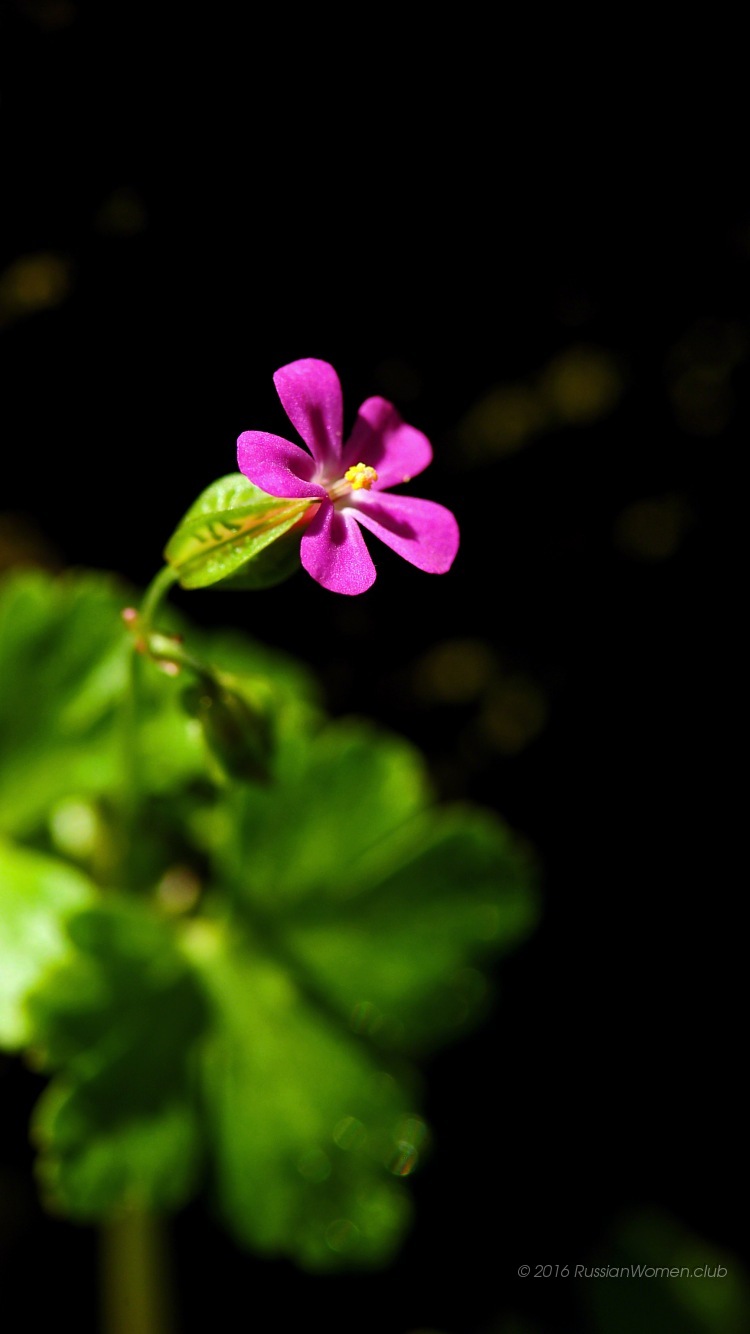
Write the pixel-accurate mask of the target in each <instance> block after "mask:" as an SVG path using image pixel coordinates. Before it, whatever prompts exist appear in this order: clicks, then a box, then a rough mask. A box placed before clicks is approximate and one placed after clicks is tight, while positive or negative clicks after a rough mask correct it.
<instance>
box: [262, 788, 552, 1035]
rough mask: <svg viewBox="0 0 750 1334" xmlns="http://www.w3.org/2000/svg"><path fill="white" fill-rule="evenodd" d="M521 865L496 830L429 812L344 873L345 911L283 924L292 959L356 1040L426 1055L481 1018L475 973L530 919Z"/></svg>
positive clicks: (482, 822)
mask: <svg viewBox="0 0 750 1334" xmlns="http://www.w3.org/2000/svg"><path fill="white" fill-rule="evenodd" d="M529 879H530V871H529V867H528V865H527V864H526V862H525V861H524V859H523V857H522V856H521V855H520V854H519V852H518V850H517V848H516V847H515V845H514V843H513V842H512V840H511V837H510V834H509V832H508V830H507V829H506V828H505V826H504V825H503V824H501V822H500V821H499V820H494V819H493V818H492V817H491V816H490V815H488V814H486V813H485V812H483V811H476V810H470V809H460V808H455V809H448V810H445V809H436V810H431V811H428V812H425V813H424V814H422V815H420V816H417V817H415V818H414V819H413V820H411V821H410V822H409V823H408V825H407V826H405V827H404V828H403V829H402V830H400V831H399V832H398V833H397V834H396V835H395V836H393V837H391V838H390V839H388V840H386V841H384V843H383V844H382V845H381V846H380V847H379V848H378V849H377V850H372V851H371V852H370V855H369V857H368V856H363V857H362V858H361V859H360V860H359V862H358V863H357V864H355V865H352V867H351V876H350V879H349V880H348V883H347V886H346V895H347V900H346V902H342V903H341V906H340V907H339V908H338V909H337V910H336V912H335V915H332V914H331V913H330V911H329V912H328V913H327V914H326V913H325V911H320V910H319V909H318V908H317V906H316V907H315V908H310V909H309V910H307V911H305V913H304V914H300V915H299V919H293V920H292V921H291V922H290V925H289V930H288V933H287V936H286V940H287V945H288V948H289V951H290V955H291V956H293V957H294V958H295V959H296V960H298V961H299V962H300V963H301V964H302V965H303V966H304V969H305V971H306V974H307V975H308V976H309V977H310V978H312V979H314V980H315V983H316V985H317V986H318V987H319V988H320V989H321V990H322V991H323V992H324V993H325V995H326V996H327V997H329V998H330V999H331V1001H333V1002H334V1003H335V1004H336V1005H337V1007H338V1008H339V1010H340V1012H341V1015H342V1017H343V1018H344V1019H346V1020H347V1021H348V1022H349V1023H350V1024H351V1026H352V1027H353V1028H355V1029H356V1030H357V1031H362V1032H367V1033H369V1034H370V1035H371V1036H372V1037H373V1038H375V1040H376V1041H379V1042H383V1043H385V1044H386V1045H387V1046H392V1047H403V1048H405V1049H409V1050H411V1049H413V1048H415V1047H418V1048H420V1049H423V1048H427V1047H431V1046H433V1045H435V1044H436V1043H437V1042H439V1041H440V1040H442V1039H443V1038H444V1037H445V1036H446V1035H451V1034H453V1033H456V1032H457V1031H459V1030H460V1029H461V1028H463V1027H465V1026H466V1024H467V1023H468V1022H470V1021H471V1019H473V1018H474V1017H475V1016H476V1015H477V1014H478V1013H481V1010H482V1007H483V1004H484V1002H485V1000H486V996H487V987H486V984H485V980H484V978H483V977H482V974H481V973H480V972H479V971H478V970H477V969H476V968H475V967H474V964H475V963H477V962H479V961H481V960H482V958H484V957H486V956H487V955H489V954H491V953H497V952H498V951H500V950H508V949H510V948H511V947H512V946H514V945H516V944H517V943H518V942H519V940H522V939H523V938H524V936H526V935H527V934H528V933H529V931H530V929H531V928H532V926H533V925H534V923H535V920H536V904H535V900H534V898H533V896H532V894H531V893H530V890H529Z"/></svg>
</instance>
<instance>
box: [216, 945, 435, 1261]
mask: <svg viewBox="0 0 750 1334" xmlns="http://www.w3.org/2000/svg"><path fill="white" fill-rule="evenodd" d="M206 977H207V985H208V986H209V987H210V990H211V994H212V998H213V1003H214V1007H215V1030H214V1036H213V1039H212V1041H211V1042H210V1044H209V1046H208V1048H207V1051H206V1057H205V1087H206V1097H207V1103H208V1112H209V1124H210V1126H211V1129H212V1139H213V1143H214V1152H215V1155H216V1186H217V1190H218V1194H219V1199H220V1204H221V1207H222V1211H223V1213H224V1216H225V1218H226V1220H227V1222H228V1223H229V1225H230V1227H231V1228H232V1230H233V1232H234V1233H235V1235H236V1236H237V1237H238V1239H239V1240H240V1241H243V1242H244V1243H245V1244H247V1245H251V1246H253V1247H254V1248H256V1249H257V1250H260V1251H261V1252H264V1253H266V1254H269V1255H278V1254H285V1255H289V1256H292V1257H293V1258H294V1259H296V1260H297V1261H298V1262H299V1263H301V1264H302V1265H303V1266H305V1267H306V1268H309V1269H331V1268H339V1267H341V1266H342V1265H343V1266H347V1265H378V1264H383V1263H385V1262H386V1261H387V1260H388V1259H389V1258H390V1257H391V1255H392V1253H393V1250H394V1248H395V1247H396V1245H397V1244H398V1241H399V1239H400V1237H401V1235H402V1233H403V1230H404V1227H405V1226H406V1224H407V1222H408V1218H409V1213H410V1210H409V1201H408V1198H407V1196H406V1193H405V1191H404V1190H403V1188H402V1187H401V1186H400V1184H399V1177H400V1176H404V1175H407V1174H408V1173H409V1172H410V1171H411V1170H412V1168H413V1167H414V1166H415V1165H416V1163H417V1159H418V1157H419V1153H420V1148H423V1147H424V1134H425V1127H424V1123H423V1122H422V1121H421V1119H420V1118H419V1117H418V1116H416V1115H414V1114H413V1113H412V1112H411V1107H412V1098H411V1094H410V1091H409V1088H408V1084H405V1083H404V1080H403V1077H401V1078H397V1077H394V1073H393V1072H392V1071H389V1070H387V1069H384V1068H383V1065H382V1062H381V1061H380V1060H378V1059H377V1058H374V1057H373V1053H372V1052H371V1051H370V1050H369V1049H368V1047H367V1045H366V1044H365V1043H363V1042H362V1041H361V1040H359V1039H357V1038H356V1037H354V1036H353V1035H352V1034H347V1033H346V1032H345V1031H344V1030H343V1029H342V1028H341V1027H340V1026H339V1024H338V1023H337V1021H336V1019H335V1018H334V1019H333V1020H331V1018H330V1017H328V1016H326V1015H325V1014H323V1013H321V1012H320V1011H319V1010H318V1009H317V1008H316V1006H315V1005H314V1004H311V1003H310V1001H309V999H308V998H306V997H305V996H304V995H303V994H302V993H301V992H300V991H299V990H298V988H297V987H296V986H295V983H294V981H293V979H292V978H290V977H289V975H288V974H287V973H286V972H285V971H284V969H283V968H280V967H279V966H278V964H274V963H273V961H272V960H270V959H268V958H266V957H263V956H262V955H258V954H257V953H251V952H250V951H246V952H240V951H239V950H238V949H236V948H234V949H232V950H231V952H226V951H223V952H220V953H218V954H216V955H214V957H213V958H212V959H210V960H207V961H206Z"/></svg>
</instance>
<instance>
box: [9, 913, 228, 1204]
mask: <svg viewBox="0 0 750 1334" xmlns="http://www.w3.org/2000/svg"><path fill="white" fill-rule="evenodd" d="M70 936H71V939H72V943H73V946H74V950H73V951H72V952H71V953H70V954H69V956H68V958H67V959H66V960H65V961H64V963H63V964H62V965H61V966H60V967H59V968H57V969H56V970H54V971H51V972H50V973H49V975H48V977H47V979H46V980H45V982H44V984H43V985H41V986H40V987H39V988H38V989H37V991H36V994H35V995H34V996H33V997H32V999H31V1002H30V1007H29V1008H30V1013H31V1019H32V1024H33V1031H34V1039H35V1042H36V1043H37V1044H40V1045H41V1048H42V1053H41V1060H42V1062H43V1065H44V1067H45V1068H49V1069H52V1070H59V1071H60V1074H58V1075H57V1076H56V1077H55V1078H54V1079H53V1080H52V1082H51V1084H50V1085H49V1087H48V1089H47V1090H46V1092H45V1094H44V1095H43V1097H42V1099H41V1101H40V1102H39V1104H38V1106H37V1109H36V1116H35V1120H34V1127H33V1130H34V1137H35V1139H36V1140H37V1142H38V1144H39V1146H40V1148H41V1151H42V1154H41V1159H40V1169H41V1170H40V1178H41V1184H42V1190H43V1192H44V1193H45V1194H47V1195H48V1196H49V1198H50V1199H51V1200H52V1202H53V1203H57V1204H60V1205H62V1206H63V1207H64V1208H65V1209H66V1210H67V1211H68V1212H70V1213H71V1214H72V1215H73V1216H75V1217H80V1218H90V1219H95V1218H98V1217H100V1216H101V1215H102V1214H103V1213H106V1212H107V1211H108V1210H109V1209H111V1208H112V1206H113V1204H116V1203H120V1204H122V1205H125V1206H137V1207H139V1208H144V1207H145V1208H154V1207H156V1208H169V1207H170V1206H172V1205H174V1204H180V1203H182V1201H183V1200H184V1199H185V1198H186V1195H187V1194H188V1191H189V1189H190V1187H191V1186H192V1185H193V1184H194V1180H195V1176H196V1173H197V1170H198V1166H199V1161H200V1154H199V1144H200V1129H199V1111H198V1106H197V1102H196V1099H195V1098H194V1097H193V1096H192V1090H191V1074H192V1073H194V1072H192V1067H193V1065H194V1060H195V1055H194V1052H195V1041H196V1037H197V1036H198V1035H199V1034H200V1032H201V1030H202V1028H203V1026H204V1023H205V1010H206V1006H205V1001H204V998H203V995H202V992H201V989H200V987H199V984H198V980H197V978H196V977H195V976H194V974H193V970H192V969H191V968H190V966H189V964H188V962H187V960H186V959H185V958H184V957H183V955H182V954H181V952H180V950H179V945H178V941H177V939H176V938H175V933H174V932H173V931H172V930H171V928H170V926H169V925H168V923H166V922H164V921H161V920H159V918H158V917H157V916H156V915H155V914H154V913H153V912H149V911H148V910H147V909H146V908H145V907H144V905H142V904H140V903H138V902H131V901H128V900H124V899H122V898H121V897H119V896H118V897H109V898H105V899H103V900H102V902H101V904H100V905H99V906H96V907H92V908H88V909H86V910H84V911H82V912H80V913H78V915H77V916H76V917H74V918H73V920H72V922H71V924H70Z"/></svg>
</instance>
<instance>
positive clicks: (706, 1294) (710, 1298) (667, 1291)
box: [581, 1210, 750, 1334]
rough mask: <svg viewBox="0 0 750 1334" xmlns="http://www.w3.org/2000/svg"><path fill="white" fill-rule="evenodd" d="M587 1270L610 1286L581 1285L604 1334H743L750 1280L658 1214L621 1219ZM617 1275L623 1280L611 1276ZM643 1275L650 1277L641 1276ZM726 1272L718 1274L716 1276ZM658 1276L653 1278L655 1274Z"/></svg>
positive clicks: (734, 1262)
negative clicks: (597, 1272) (670, 1332)
mask: <svg viewBox="0 0 750 1334" xmlns="http://www.w3.org/2000/svg"><path fill="white" fill-rule="evenodd" d="M585 1268H586V1269H587V1270H588V1271H589V1277H590V1274H591V1271H592V1270H595V1269H597V1268H598V1269H600V1270H602V1271H603V1272H604V1273H606V1272H607V1269H608V1268H609V1273H610V1277H609V1279H608V1281H606V1282H605V1281H599V1282H596V1281H593V1282H588V1283H585V1282H584V1283H581V1296H582V1297H583V1299H584V1303H585V1308H586V1310H587V1311H588V1312H590V1313H591V1315H592V1316H593V1323H592V1328H593V1329H595V1330H598V1331H601V1334H632V1331H633V1330H636V1329H637V1330H638V1331H639V1334H664V1331H665V1330H673V1329H674V1330H679V1331H680V1334H745V1331H746V1330H748V1329H750V1279H748V1275H747V1272H746V1271H745V1270H743V1268H742V1266H741V1263H740V1261H739V1259H738V1257H737V1256H734V1255H729V1254H727V1253H726V1252H725V1251H723V1250H721V1249H720V1248H719V1247H717V1246H716V1245H714V1244H713V1243H712V1242H710V1241H706V1240H705V1238H703V1237H699V1236H696V1235H695V1234H694V1233H692V1232H690V1231H688V1229H687V1228H686V1227H684V1225H683V1224H682V1223H680V1222H678V1221H677V1219H675V1218H672V1217H671V1216H670V1215H669V1214H667V1213H662V1212H659V1211H656V1210H652V1211H648V1212H643V1213H636V1214H631V1215H629V1216H627V1217H625V1218H623V1219H621V1220H620V1221H619V1223H618V1225H617V1226H616V1228H615V1229H614V1231H613V1235H612V1236H611V1237H609V1238H608V1240H607V1249H606V1252H602V1253H601V1254H599V1255H595V1256H594V1257H593V1258H589V1260H588V1262H587V1264H586V1266H585ZM613 1269H619V1270H620V1271H621V1274H622V1277H619V1278H618V1277H616V1276H613V1275H612V1270H613ZM644 1270H646V1271H647V1272H646V1273H645V1274H644ZM722 1270H723V1273H722V1272H721V1271H722ZM654 1271H655V1272H654Z"/></svg>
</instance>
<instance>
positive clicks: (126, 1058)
mask: <svg viewBox="0 0 750 1334" xmlns="http://www.w3.org/2000/svg"><path fill="white" fill-rule="evenodd" d="M131 600H132V599H131V598H130V597H128V596H127V595H126V594H125V593H124V592H123V591H122V590H120V589H119V588H118V587H117V586H116V585H115V584H114V583H113V582H111V581H109V580H106V579H101V578H97V577H92V576H79V577H76V578H63V579H60V580H53V579H49V578H47V577H45V576H42V575H39V574H26V575H23V576H20V577H19V578H18V579H16V580H14V581H12V582H10V583H9V584H8V585H7V586H6V588H5V590H4V592H3V594H2V596H1V597H0V670H1V671H2V679H3V691H2V693H0V829H2V830H3V832H4V835H5V838H6V842H5V843H4V844H3V845H2V852H1V853H0V908H1V909H2V913H1V917H2V921H3V926H2V929H0V971H2V975H3V985H2V990H0V1033H1V1034H2V1037H3V1039H4V1041H5V1044H6V1045H7V1046H9V1047H17V1046H18V1045H19V1044H22V1043H25V1044H28V1046H29V1048H30V1050H31V1053H32V1055H33V1059H34V1061H35V1063H36V1065H37V1066H39V1067H41V1068H43V1069H46V1070H47V1071H49V1072H50V1074H51V1076H52V1081H51V1083H50V1086H49V1088H48V1089H47V1091H46V1093H45V1094H44V1096H43V1097H42V1100H41V1102H40V1104H39V1107H38V1110H37V1115H36V1118H35V1131H36V1136H37V1141H38V1144H39V1151H40V1168H39V1171H40V1180H41V1183H42V1188H43V1191H44V1194H45V1197H46V1198H47V1199H48V1200H49V1201H50V1202H51V1203H52V1204H54V1205H55V1206H56V1207H58V1208H60V1209H62V1210H63V1211H65V1212H68V1213H70V1214H72V1215H74V1216H76V1217H80V1218H84V1219H93V1218H98V1217H102V1216H107V1215H108V1214H110V1213H112V1212H113V1211H116V1210H120V1209H123V1208H127V1207H129V1206H139V1207H140V1206H144V1205H146V1206H149V1207H152V1208H153V1207H161V1208H170V1207H173V1206H176V1205H178V1204H179V1203H181V1202H182V1201H183V1200H184V1199H186V1198H187V1197H188V1195H189V1194H190V1193H191V1192H192V1191H193V1190H194V1189H195V1187H196V1185H197V1184H198V1182H199V1181H202V1180H207V1181H208V1184H209V1186H210V1189H211V1190H212V1191H213V1192H214V1194H215V1195H216V1197H217V1199H218V1202H219V1206H220V1208H221V1210H222V1212H223V1215H224V1217H225V1219H226V1220H227V1223H228V1224H229V1226H230V1227H231V1229H232V1230H233V1232H234V1233H235V1235H236V1236H237V1237H238V1238H239V1239H240V1240H242V1241H244V1242H245V1243H247V1244H250V1245H252V1246H254V1247H256V1248H258V1249H260V1250H262V1251H265V1252H267V1253H269V1254H279V1253H286V1254H289V1255H292V1256H294V1257H295V1258H296V1259H297V1260H298V1261H299V1262H300V1263H302V1264H303V1265H306V1266H308V1267H311V1268H326V1267H328V1268H330V1267H335V1266H337V1265H341V1264H373V1263H382V1262H383V1261H384V1260H385V1259H387V1258H388V1256H389V1255H390V1254H391V1253H392V1251H393V1249H394V1247H395V1245H396V1244H397V1242H398V1239H399V1237H400V1235H401V1233H402V1231H403V1227H404V1225H405V1222H406V1220H407V1218H408V1213H409V1203H408V1195H407V1192H406V1189H405V1186H404V1185H403V1183H402V1181H401V1178H403V1177H406V1176H408V1175H409V1174H410V1173H411V1172H412V1171H413V1170H414V1168H415V1167H416V1166H417V1164H418V1162H419V1161H420V1158H421V1157H422V1156H423V1154H424V1150H425V1146H426V1143H427V1131H426V1127H425V1125H424V1122H423V1120H422V1118H421V1117H420V1115H419V1110H418V1098H417V1093H418V1080H417V1078H416V1075H415V1071H414V1069H413V1067H412V1065H411V1064H410V1061H411V1059H413V1057H414V1055H415V1054H416V1053H417V1052H419V1051H421V1050H423V1049H425V1048H429V1047H430V1046H432V1045H434V1044H435V1043H436V1042H438V1041H440V1040H442V1039H444V1038H445V1037H446V1036H449V1035H451V1034H455V1033H459V1032H461V1031H462V1029H463V1028H465V1027H466V1025H467V1023H469V1022H470V1021H471V1019H472V1018H473V1017H475V1016H476V1015H477V1014H478V1013H480V1012H481V1007H482V1003H483V999H484V997H485V995H486V984H485V981H484V978H483V976H482V974H481V972H480V971H479V970H478V967H477V965H478V964H479V963H480V962H481V959H482V957H483V956H487V955H488V954H490V953H491V952H493V951H497V950H498V949H500V948H505V947H507V946H509V945H511V944H512V943H514V942H515V941H516V940H518V939H519V938H520V937H521V936H522V935H523V934H524V933H525V932H527V931H528V930H529V929H530V927H531V925H532V923H533V917H534V901H533V896H532V895H531V893H530V890H529V886H528V880H529V873H528V868H527V865H526V861H525V858H524V857H523V856H522V855H521V853H520V852H519V850H518V848H517V847H516V846H515V844H514V843H513V840H512V839H511V837H510V835H509V833H508V831H507V830H506V829H505V827H504V826H503V825H502V824H501V823H500V822H499V821H497V820H496V819H495V818H494V817H492V816H491V815H490V814H488V813H487V812H483V811H479V810H476V809H472V808H459V807H456V808H448V809H440V808H436V807H435V806H434V804H433V801H432V798H431V794H430V790H429V785H428V783H427V781H426V777H425V774H424V771H423V767H422V764H421V761H420V758H419V756H417V755H416V754H415V752H414V751H413V750H412V749H411V747H409V746H408V745H406V744H405V743H404V742H402V741H400V740H398V739H397V738H394V737H392V736H388V735H384V734H382V733H380V732H378V731H376V730H375V729H374V728H372V727H370V726H368V725H366V724H364V723H361V722H347V721H344V722H338V723H335V724H327V723H326V722H325V721H324V719H323V718H322V716H321V714H320V711H319V709H318V708H317V706H316V704H315V692H314V688H313V687H312V685H311V683H310V681H309V679H308V678H307V676H306V673H305V672H304V670H303V669H301V668H299V667H298V666H297V665H296V664H294V663H291V662H290V661H289V660H287V659H284V658H283V657H282V656H281V655H276V654H273V653H270V652H269V651H268V650H265V649H262V648H260V647H259V646H257V645H254V644H253V643H251V642H250V641H247V640H245V639H243V638H241V637H236V636H229V637H225V636H221V635H219V636H215V637H206V638H205V639H203V640H202V639H201V636H200V635H193V634H192V632H191V633H190V634H189V636H188V638H189V642H190V648H191V651H192V652H193V653H194V654H196V655H200V658H201V660H203V661H210V662H211V663H212V664H215V665H216V675H215V678H210V679H216V680H218V681H219V682H227V681H229V682H231V684H232V691H233V692H235V694H236V698H237V699H238V700H240V701H241V702H242V705H243V708H244V709H245V710H246V714H247V716H245V713H242V716H241V718H240V720H239V721H240V722H241V723H246V722H248V719H249V720H250V721H251V722H252V723H253V726H252V727H248V728H245V727H244V726H239V725H237V724H238V719H237V717H235V715H234V714H232V716H231V718H229V719H227V718H225V717H224V716H223V714H222V716H221V717H219V718H217V717H216V716H215V709H216V705H217V698H218V696H217V698H213V697H209V695H210V692H209V691H208V686H207V684H206V682H207V681H208V680H209V678H208V677H202V676H201V674H200V672H199V673H198V674H197V677H195V678H191V679H188V673H186V672H183V673H182V674H181V675H178V676H176V677H175V676H174V675H165V674H164V673H162V672H159V670H158V669H157V666H156V665H155V664H153V663H149V662H146V661H144V660H143V659H142V658H140V657H137V656H136V658H135V659H134V660H133V661H131V660H130V654H131V652H132V649H131V647H130V645H129V641H128V638H127V635H126V632H125V630H124V627H123V623H122V620H121V616H120V612H121V609H122V607H123V605H125V603H126V602H129V601H131ZM167 621H168V624H167V625H166V626H165V627H164V628H165V631H166V635H165V636H164V637H165V638H167V637H168V635H169V634H170V633H173V632H174V630H175V628H176V623H175V622H174V620H173V619H172V620H170V618H167ZM174 642H176V641H174ZM133 663H134V664H135V666H136V668H137V670H136V671H135V673H134V674H133V673H132V670H131V669H132V667H133ZM131 686H132V687H134V688H135V691H136V696H135V701H133V700H132V699H131V698H130V695H129V691H130V689H131ZM196 691H197V694H198V701H199V706H198V707H196ZM220 693H221V692H219V694H220ZM204 697H205V698H204ZM201 699H203V704H200V701H201ZM206 701H207V702H206ZM219 703H221V700H219ZM256 723H257V727H256ZM230 724H231V726H230ZM257 728H260V729H261V732H260V733H259V732H258V731H257ZM227 729H228V732H227ZM254 729H255V730H254ZM261 734H262V735H263V736H264V737H265V736H267V737H268V738H269V743H268V744H269V748H270V750H271V751H272V760H271V763H270V774H269V780H268V781H264V782H257V781H243V775H244V777H245V778H247V779H251V778H254V777H255V776H256V768H255V767H254V764H255V760H253V761H252V763H251V762H250V761H248V763H247V764H246V765H244V767H243V764H242V754H241V752H242V747H243V744H245V742H246V743H247V745H248V746H249V747H251V746H255V745H256V744H257V739H258V735H261ZM243 738H244V741H243ZM207 742H208V744H207ZM229 743H231V745H230V744H229ZM228 746H229V749H227V747H228ZM230 750H231V754H230V753H229V751H230ZM251 758H252V757H251Z"/></svg>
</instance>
